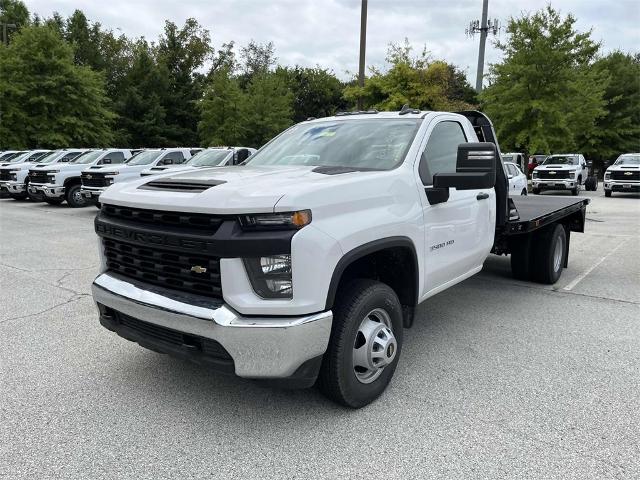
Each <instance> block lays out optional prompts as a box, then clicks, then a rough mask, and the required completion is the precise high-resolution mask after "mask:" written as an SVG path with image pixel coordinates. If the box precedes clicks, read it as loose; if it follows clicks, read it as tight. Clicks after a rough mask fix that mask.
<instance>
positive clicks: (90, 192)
mask: <svg viewBox="0 0 640 480" xmlns="http://www.w3.org/2000/svg"><path fill="white" fill-rule="evenodd" d="M106 189H107V187H84V186H82V187H80V195H82V196H83V197H85V198H93V197H99V196H100V194H102V193H104V191H105V190H106Z"/></svg>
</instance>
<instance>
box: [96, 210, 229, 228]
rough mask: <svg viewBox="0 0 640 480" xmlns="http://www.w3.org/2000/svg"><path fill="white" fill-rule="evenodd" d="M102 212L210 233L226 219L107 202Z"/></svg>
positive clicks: (120, 217)
mask: <svg viewBox="0 0 640 480" xmlns="http://www.w3.org/2000/svg"><path fill="white" fill-rule="evenodd" d="M102 213H103V214H104V215H106V216H107V217H112V218H119V219H122V220H132V221H135V222H136V223H144V224H150V225H155V226H167V227H188V228H189V229H196V230H203V231H206V233H207V234H210V235H213V234H214V233H216V232H217V231H218V228H220V225H222V222H223V221H224V220H225V217H223V216H221V215H208V214H206V213H182V212H167V211H159V210H146V209H142V208H130V207H120V206H118V205H106V204H103V205H102Z"/></svg>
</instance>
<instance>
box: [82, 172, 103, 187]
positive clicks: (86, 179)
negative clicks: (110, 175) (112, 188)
mask: <svg viewBox="0 0 640 480" xmlns="http://www.w3.org/2000/svg"><path fill="white" fill-rule="evenodd" d="M80 181H81V182H82V186H83V187H106V186H107V179H106V178H105V176H104V174H103V173H83V174H81V175H80Z"/></svg>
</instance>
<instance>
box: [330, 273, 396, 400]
mask: <svg viewBox="0 0 640 480" xmlns="http://www.w3.org/2000/svg"><path fill="white" fill-rule="evenodd" d="M401 350H402V307H401V305H400V301H399V300H398V297H397V295H396V294H395V292H394V291H393V290H392V289H391V288H390V287H389V286H387V285H385V284H384V283H380V282H376V281H373V280H367V279H360V280H354V281H352V282H350V283H349V284H348V285H347V286H346V287H345V288H344V289H342V292H341V294H340V296H339V298H338V299H337V301H336V304H335V306H334V316H333V324H332V326H331V337H330V339H329V346H328V347H327V351H326V353H325V355H324V359H323V362H322V367H321V369H320V375H319V376H318V386H319V388H320V390H321V391H322V393H324V394H325V395H326V396H327V397H329V398H330V399H332V400H334V401H335V402H338V403H340V404H342V405H345V406H347V407H351V408H360V407H364V406H365V405H367V404H369V403H371V402H372V401H374V400H375V399H376V398H377V397H378V396H380V394H381V393H382V392H383V391H384V390H385V388H386V387H387V385H388V384H389V382H390V380H391V377H393V373H394V372H395V369H396V365H397V364H398V359H399V358H400V351H401Z"/></svg>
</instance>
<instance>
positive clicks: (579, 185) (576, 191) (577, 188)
mask: <svg viewBox="0 0 640 480" xmlns="http://www.w3.org/2000/svg"><path fill="white" fill-rule="evenodd" d="M581 188H582V177H578V181H577V182H576V186H575V188H573V189H572V190H571V195H573V196H574V197H575V196H577V195H578V194H579V193H580V189H581Z"/></svg>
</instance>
